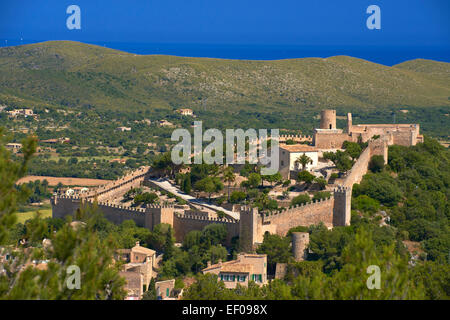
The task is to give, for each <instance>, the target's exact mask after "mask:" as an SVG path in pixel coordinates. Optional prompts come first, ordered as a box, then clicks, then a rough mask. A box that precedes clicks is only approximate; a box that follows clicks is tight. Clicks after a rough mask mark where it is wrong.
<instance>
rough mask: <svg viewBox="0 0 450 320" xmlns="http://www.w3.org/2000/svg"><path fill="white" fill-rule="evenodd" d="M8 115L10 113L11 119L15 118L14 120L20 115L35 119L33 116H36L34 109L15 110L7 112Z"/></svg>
mask: <svg viewBox="0 0 450 320" xmlns="http://www.w3.org/2000/svg"><path fill="white" fill-rule="evenodd" d="M7 113H8V115H9V116H10V117H13V118H15V117H17V116H19V115H22V116H24V117H33V116H35V114H34V112H33V110H32V109H14V110H11V111H7Z"/></svg>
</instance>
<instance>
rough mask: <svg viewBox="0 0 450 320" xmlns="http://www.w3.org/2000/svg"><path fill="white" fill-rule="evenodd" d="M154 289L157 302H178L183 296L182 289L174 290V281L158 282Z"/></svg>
mask: <svg viewBox="0 0 450 320" xmlns="http://www.w3.org/2000/svg"><path fill="white" fill-rule="evenodd" d="M155 289H156V296H157V298H158V300H179V299H181V297H182V295H183V289H175V279H171V280H164V281H158V282H156V283H155Z"/></svg>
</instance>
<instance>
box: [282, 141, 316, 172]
mask: <svg viewBox="0 0 450 320" xmlns="http://www.w3.org/2000/svg"><path fill="white" fill-rule="evenodd" d="M302 155H306V156H307V157H308V158H310V159H311V162H309V163H307V164H306V166H305V170H308V171H310V170H312V169H313V168H315V167H317V164H318V161H319V151H318V149H317V148H315V147H312V146H308V145H306V144H293V145H287V144H280V147H279V161H280V163H279V168H280V169H279V172H280V174H281V175H282V176H283V178H285V179H288V178H289V177H290V173H291V171H293V172H298V171H301V170H302V169H303V168H302V165H301V163H299V162H298V161H297V160H298V158H300V157H301V156H302Z"/></svg>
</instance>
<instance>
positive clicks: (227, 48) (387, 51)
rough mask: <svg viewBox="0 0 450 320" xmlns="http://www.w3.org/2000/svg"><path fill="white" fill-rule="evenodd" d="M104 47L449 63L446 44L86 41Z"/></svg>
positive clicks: (256, 56) (257, 57)
mask: <svg viewBox="0 0 450 320" xmlns="http://www.w3.org/2000/svg"><path fill="white" fill-rule="evenodd" d="M35 42H40V41H27V42H24V41H20V40H9V41H8V42H7V44H6V42H2V43H0V46H2V47H4V46H16V45H22V44H28V43H35ZM89 43H90V44H95V45H99V46H104V47H107V48H112V49H117V50H121V51H126V52H130V53H135V54H142V55H147V54H161V55H174V56H181V57H206V58H219V59H239V60H280V59H294V58H309V57H320V58H327V57H331V56H337V55H346V56H352V57H356V58H361V59H364V60H368V61H371V62H375V63H379V64H383V65H387V66H392V65H395V64H398V63H401V62H404V61H408V60H413V59H418V58H421V59H430V60H436V61H443V62H450V46H447V47H442V46H439V47H438V46H428V47H411V46H402V47H400V46H398V47H395V46H366V47H363V46H317V45H315V46H308V45H266V44H261V45H256V44H252V45H243V44H201V43H197V44H195V43H125V42H89Z"/></svg>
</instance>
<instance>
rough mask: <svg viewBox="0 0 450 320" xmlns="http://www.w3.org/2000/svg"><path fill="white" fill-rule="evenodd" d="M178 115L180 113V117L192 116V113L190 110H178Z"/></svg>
mask: <svg viewBox="0 0 450 320" xmlns="http://www.w3.org/2000/svg"><path fill="white" fill-rule="evenodd" d="M177 112H178V113H180V114H181V115H182V116H193V115H194V111H192V109H178V110H177Z"/></svg>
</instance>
